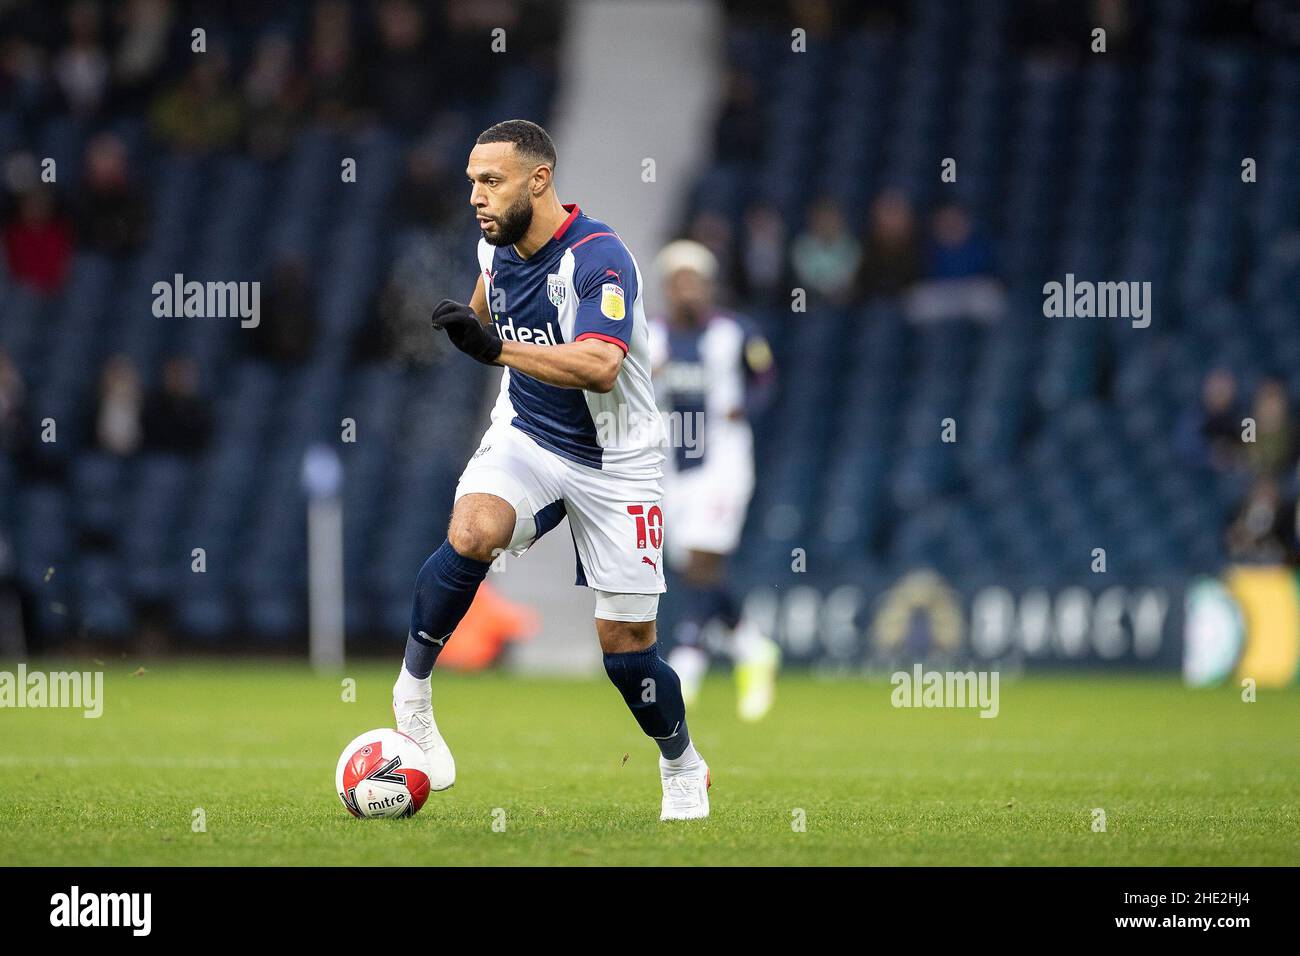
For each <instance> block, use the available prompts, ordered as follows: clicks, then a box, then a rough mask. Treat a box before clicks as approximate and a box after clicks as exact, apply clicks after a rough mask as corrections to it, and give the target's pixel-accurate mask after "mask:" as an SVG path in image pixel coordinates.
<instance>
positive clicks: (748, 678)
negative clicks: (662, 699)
mask: <svg viewBox="0 0 1300 956" xmlns="http://www.w3.org/2000/svg"><path fill="white" fill-rule="evenodd" d="M726 564H727V558H726V555H724V554H719V553H716V552H711V551H690V552H688V553H687V555H686V559H685V564H684V566H683V568H682V570H681V573H680V575H678V576H677V577H676V578H675V580H674V582H673V587H674V590H675V591H676V592H677V594H678V604H679V606H680V607H681V620H680V621H679V623H678V624H677V626H676V628H675V629H674V631H673V636H674V638H675V639H676V644H675V646H674V648H673V650H672V652H671V653H670V654H669V655H668V662H669V663H670V664H671V665H672V667H673V669H674V670H676V671H677V673H678V674H679V675H681V680H682V695H683V697H684V698H685V699H686V703H687V705H688V706H691V705H693V704H694V703H695V701H696V700H697V699H698V696H699V692H700V687H701V685H702V683H703V681H704V676H705V674H706V673H707V671H708V666H709V655H708V651H707V650H706V648H705V646H704V635H705V633H706V632H707V630H708V628H709V627H710V626H711V625H712V624H715V623H716V624H718V625H720V626H721V627H722V628H724V629H725V630H726V631H727V632H728V634H729V637H730V639H729V641H728V649H729V651H730V653H731V655H732V659H733V661H734V663H735V674H736V692H737V698H736V709H737V712H738V714H739V715H740V718H741V720H747V721H755V720H761V719H762V718H763V717H765V716H766V715H767V713H768V711H770V710H771V709H772V704H773V702H774V701H775V699H776V675H777V670H778V669H779V666H780V661H781V652H780V649H779V648H778V647H777V644H776V642H775V641H773V640H771V639H770V638H768V637H767V636H766V635H764V634H763V633H762V632H761V631H760V630H759V629H758V627H757V626H756V625H755V624H754V623H753V622H752V621H750V620H747V619H745V618H743V616H742V614H741V610H740V605H739V602H737V601H736V598H735V595H734V594H733V593H732V591H731V589H730V587H728V585H727V583H726Z"/></svg>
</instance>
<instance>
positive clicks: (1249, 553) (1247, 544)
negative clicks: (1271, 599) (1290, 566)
mask: <svg viewBox="0 0 1300 956" xmlns="http://www.w3.org/2000/svg"><path fill="white" fill-rule="evenodd" d="M1227 543H1228V555H1229V557H1231V558H1232V559H1233V560H1235V561H1258V562H1263V563H1267V564H1276V563H1280V562H1283V561H1291V562H1293V561H1294V559H1295V505H1294V503H1293V502H1291V503H1288V502H1285V501H1284V500H1283V499H1282V493H1281V490H1280V489H1279V488H1278V483H1277V482H1276V481H1275V480H1274V479H1273V478H1269V477H1260V478H1257V479H1255V482H1254V484H1253V485H1251V488H1250V493H1249V494H1248V495H1247V496H1246V500H1245V501H1244V502H1243V503H1242V505H1241V508H1240V509H1239V510H1238V512H1237V515H1236V517H1235V518H1233V521H1232V524H1231V525H1229V527H1228V534H1227Z"/></svg>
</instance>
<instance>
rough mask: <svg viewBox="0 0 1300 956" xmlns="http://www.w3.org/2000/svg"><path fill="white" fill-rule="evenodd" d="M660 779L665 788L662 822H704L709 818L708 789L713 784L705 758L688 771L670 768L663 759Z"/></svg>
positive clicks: (661, 810) (661, 811) (685, 768)
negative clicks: (703, 820)
mask: <svg viewBox="0 0 1300 956" xmlns="http://www.w3.org/2000/svg"><path fill="white" fill-rule="evenodd" d="M659 778H660V780H661V781H662V783H663V788H664V799H663V803H662V804H661V805H660V809H659V819H660V820H702V819H704V818H705V817H707V816H708V815H709V787H711V786H712V785H713V780H712V778H711V777H710V776H709V765H708V764H706V763H705V762H704V758H703V757H700V758H699V760H697V761H696V762H695V763H694V764H692V765H691V766H689V767H682V768H680V769H676V768H673V767H669V766H667V761H666V760H664V758H663V757H662V756H661V757H660V758H659Z"/></svg>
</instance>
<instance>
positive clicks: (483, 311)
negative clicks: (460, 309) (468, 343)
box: [469, 273, 492, 324]
mask: <svg viewBox="0 0 1300 956" xmlns="http://www.w3.org/2000/svg"><path fill="white" fill-rule="evenodd" d="M469 307H470V308H471V309H473V310H474V312H475V313H476V314H477V315H478V317H479V321H480V322H483V323H485V324H486V323H488V322H491V321H492V310H491V309H489V308H488V300H487V288H486V287H485V286H484V285H483V274H482V273H479V277H478V282H476V283H474V294H473V295H471V296H470V297H469Z"/></svg>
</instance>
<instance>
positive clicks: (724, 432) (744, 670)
mask: <svg viewBox="0 0 1300 956" xmlns="http://www.w3.org/2000/svg"><path fill="white" fill-rule="evenodd" d="M655 270H656V272H657V273H658V275H659V277H660V278H661V279H662V280H663V283H664V293H665V299H666V302H667V315H666V316H665V317H664V318H663V319H657V320H654V321H652V322H651V323H650V360H651V363H652V369H653V374H654V380H655V394H656V396H657V397H658V401H659V407H660V409H661V410H662V411H663V412H664V413H665V415H666V416H667V420H668V434H669V438H670V442H671V444H672V446H673V448H672V450H671V451H670V453H669V455H668V461H667V464H666V466H665V476H664V480H665V487H664V513H665V519H666V521H665V523H666V526H667V528H668V532H667V534H666V536H665V542H664V546H665V558H666V560H667V562H668V568H669V570H670V571H671V572H673V580H672V593H673V594H674V595H675V597H676V605H677V607H678V608H679V609H680V614H679V617H678V621H677V625H676V627H675V629H674V632H673V634H672V637H673V639H674V642H675V646H674V648H673V650H672V652H671V653H670V654H669V657H668V662H669V665H670V666H671V667H672V668H673V670H675V671H676V672H677V675H678V676H679V677H680V678H681V682H682V694H683V696H684V697H685V699H686V702H687V706H690V705H691V704H692V703H693V702H694V701H695V700H696V698H697V697H698V696H699V692H700V685H701V683H702V682H703V680H704V675H705V673H706V672H707V671H708V667H709V652H708V650H707V649H706V646H705V639H706V635H707V634H708V631H709V628H710V627H715V626H717V627H721V628H723V629H724V630H725V631H726V634H727V640H726V645H727V647H728V648H729V651H730V653H731V655H732V658H733V659H734V661H735V673H736V685H737V709H738V712H739V714H740V717H741V719H742V720H759V719H761V718H762V717H763V716H764V715H765V714H766V713H767V712H768V711H769V710H770V709H771V707H772V702H773V699H774V697H775V691H776V672H777V667H778V665H779V663H780V650H779V649H778V647H777V645H776V643H775V642H774V641H772V640H771V639H770V638H768V637H767V636H765V635H764V634H762V633H761V632H760V631H759V630H758V628H757V627H756V626H755V625H754V623H753V622H752V621H751V620H749V619H748V618H745V617H743V616H742V614H741V610H740V604H739V602H738V601H737V599H736V596H735V594H734V593H732V591H731V589H730V587H729V586H728V584H727V559H728V558H729V556H730V555H731V554H732V552H734V551H735V550H736V547H737V545H739V544H740V535H741V532H742V531H743V530H744V527H745V514H746V512H747V510H748V508H749V499H750V497H751V496H752V495H753V493H754V436H753V432H752V431H751V429H750V426H749V421H748V418H747V413H748V412H750V411H753V410H754V409H755V408H757V407H758V406H760V405H761V404H763V403H764V402H765V401H766V400H767V399H768V397H769V396H770V393H771V390H772V389H771V386H772V380H773V378H774V371H773V368H772V352H771V349H770V348H769V347H768V344H767V341H766V340H765V339H764V338H763V337H762V336H761V335H760V334H758V332H757V331H756V330H755V329H754V328H752V327H751V325H750V323H748V322H747V321H745V320H744V319H742V318H740V317H737V316H732V315H728V314H726V313H724V312H722V311H721V310H719V309H718V308H717V307H716V306H715V304H714V281H715V279H716V277H717V273H718V262H717V259H716V258H715V257H714V255H713V253H712V252H710V251H709V249H708V248H707V247H706V246H704V245H702V244H700V243H698V242H692V241H690V240H680V241H678V242H673V243H670V244H669V245H667V246H665V247H664V249H663V250H662V251H661V252H660V253H659V256H658V258H657V259H656V260H655Z"/></svg>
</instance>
